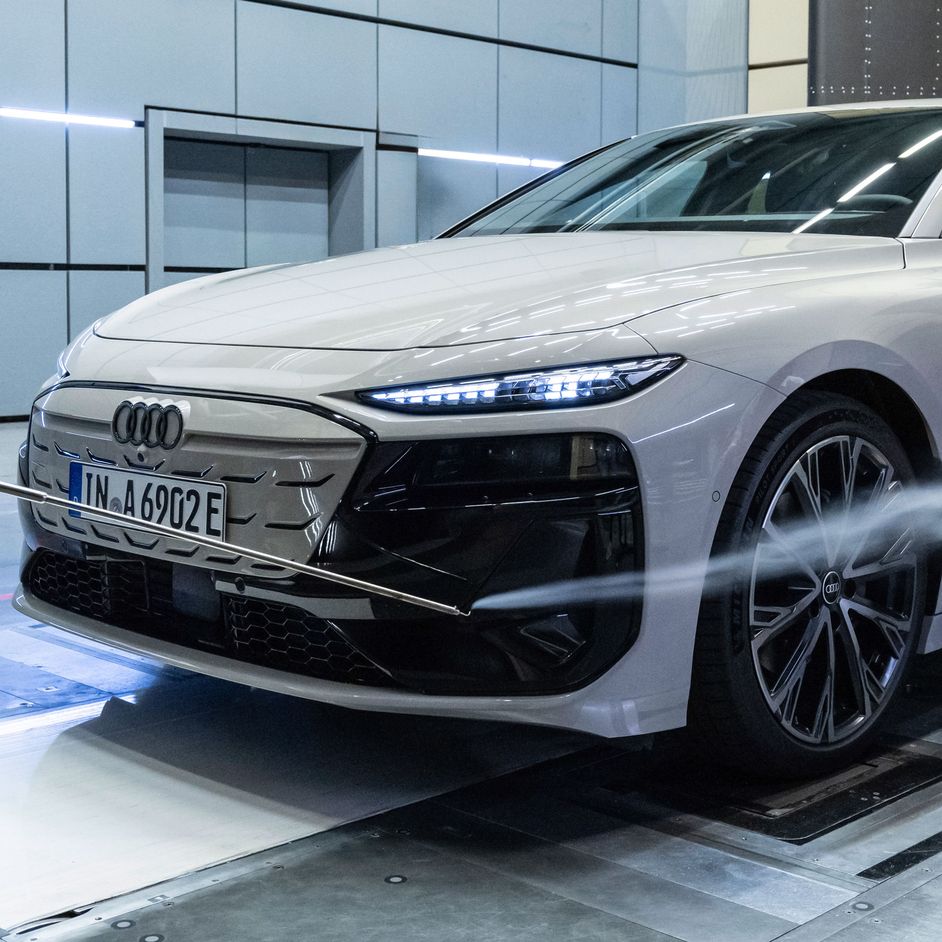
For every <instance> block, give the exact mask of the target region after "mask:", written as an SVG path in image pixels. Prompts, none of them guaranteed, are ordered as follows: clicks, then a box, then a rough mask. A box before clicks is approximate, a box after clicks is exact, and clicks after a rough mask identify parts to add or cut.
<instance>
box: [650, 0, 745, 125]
mask: <svg viewBox="0 0 942 942" xmlns="http://www.w3.org/2000/svg"><path fill="white" fill-rule="evenodd" d="M746 19H747V0H644V2H643V3H642V4H641V7H640V11H639V27H640V30H639V53H638V56H639V67H640V68H639V73H638V127H639V130H642V131H646V130H651V129H654V128H662V127H667V126H669V125H673V124H682V123H685V122H687V121H694V120H697V119H700V118H711V117H719V116H722V115H724V114H736V113H740V112H743V111H745V110H746V85H747V76H746V71H747V48H746Z"/></svg>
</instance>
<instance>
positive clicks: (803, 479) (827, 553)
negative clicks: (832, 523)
mask: <svg viewBox="0 0 942 942" xmlns="http://www.w3.org/2000/svg"><path fill="white" fill-rule="evenodd" d="M792 481H793V482H794V483H795V484H796V485H797V486H796V488H795V493H796V496H797V497H798V502H799V504H800V505H801V508H802V510H803V511H804V513H805V516H806V517H808V519H809V521H810V522H811V524H812V527H811V528H809V530H810V532H807V533H802V536H803V539H802V542H810V541H812V540H813V539H814V537H812V533H814V534H815V537H816V538H817V540H820V543H821V548H822V550H823V551H824V560H825V562H826V563H827V564H828V565H830V562H831V557H832V555H833V550H832V547H831V542H832V541H831V539H830V538H829V527H828V526H827V524H826V522H825V519H824V508H823V506H822V502H821V466H820V463H819V461H818V454H817V452H810V453H809V454H807V455H806V456H805V457H804V458H803V459H802V460H801V461H800V462H799V463H798V464H797V465H795V467H794V468H793V469H792Z"/></svg>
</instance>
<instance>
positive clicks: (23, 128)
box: [0, 118, 66, 262]
mask: <svg viewBox="0 0 942 942" xmlns="http://www.w3.org/2000/svg"><path fill="white" fill-rule="evenodd" d="M65 135H66V131H65V128H64V127H63V126H62V125H60V124H46V123H44V122H43V123H39V122H36V121H18V120H16V119H15V118H0V262H64V261H65V260H66V257H65V255H66V232H65V189H66V184H65Z"/></svg>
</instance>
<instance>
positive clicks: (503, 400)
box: [357, 356, 684, 415]
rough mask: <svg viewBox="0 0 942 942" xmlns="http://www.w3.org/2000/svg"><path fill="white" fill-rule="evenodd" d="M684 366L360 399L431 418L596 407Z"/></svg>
mask: <svg viewBox="0 0 942 942" xmlns="http://www.w3.org/2000/svg"><path fill="white" fill-rule="evenodd" d="M683 362H684V358H683V357H680V356H658V357H648V358H646V359H635V360H624V361H622V362H620V363H590V364H586V365H584V366H570V367H560V368H555V369H550V370H541V371H539V372H534V373H508V374H505V375H502V376H487V377H478V378H475V379H461V380H453V381H451V382H446V383H443V382H436V383H421V384H419V385H416V386H403V387H401V388H398V389H396V388H391V387H387V388H385V389H366V390H363V391H361V392H358V393H357V398H358V399H359V400H360V401H361V402H366V403H368V404H369V405H373V406H380V407H382V408H384V409H395V410H397V411H399V412H421V413H424V414H427V415H430V414H442V413H449V412H491V411H496V410H501V409H558V408H564V407H566V406H591V405H597V404H599V403H603V402H611V401H613V400H615V399H622V398H624V397H625V396H630V395H631V394H632V393H635V392H638V390H640V389H643V388H644V387H645V386H650V385H651V383H654V382H656V381H657V380H659V379H661V378H662V377H664V376H666V375H667V374H668V373H670V372H672V371H673V370H676V369H677V367H679V366H680V365H681V363H683Z"/></svg>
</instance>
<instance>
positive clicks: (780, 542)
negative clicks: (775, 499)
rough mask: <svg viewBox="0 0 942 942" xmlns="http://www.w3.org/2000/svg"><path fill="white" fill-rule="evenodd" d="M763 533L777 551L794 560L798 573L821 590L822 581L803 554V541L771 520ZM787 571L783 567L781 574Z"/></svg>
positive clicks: (766, 524) (766, 523) (767, 521)
mask: <svg viewBox="0 0 942 942" xmlns="http://www.w3.org/2000/svg"><path fill="white" fill-rule="evenodd" d="M762 532H763V533H764V534H765V535H766V536H768V537H769V539H770V541H771V542H772V543H773V545H774V546H775V547H776V549H777V550H779V551H780V552H781V553H783V554H784V555H785V556H787V557H789V558H790V559H791V560H792V563H794V564H796V565H797V567H798V569H797V571H799V572H801V573H802V574H803V575H805V576H807V577H808V578H809V579H810V580H811V583H812V585H814V586H815V588H820V586H821V580H820V578H819V576H818V573H817V572H816V571H815V568H814V567H813V566H812V565H811V563H810V562H809V561H808V560H807V558H806V555H805V554H804V553H803V552H802V546H801V541H800V538H799V537H798V536H797V535H795V534H790V533H788V532H787V531H785V530H782V529H781V528H780V527H779V526H778V525H777V524H775V523H773V522H772V521H771V520H766V522H765V526H764V527H763V528H762ZM786 571H787V570H786V569H785V567H783V571H782V572H781V573H779V574H780V575H784V574H785V572H786Z"/></svg>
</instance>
